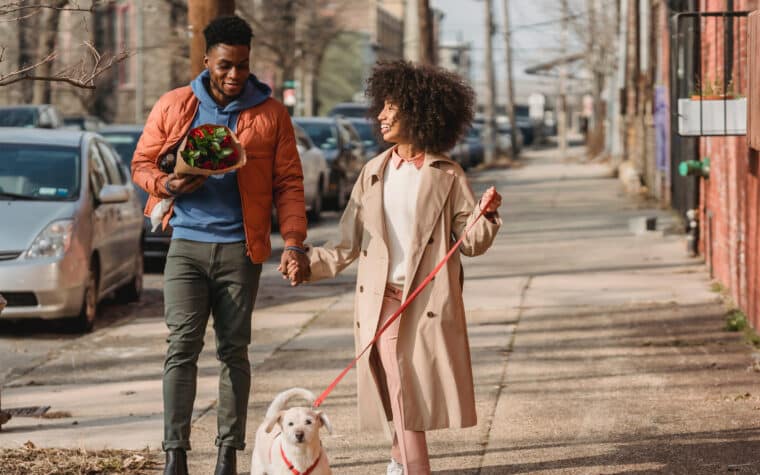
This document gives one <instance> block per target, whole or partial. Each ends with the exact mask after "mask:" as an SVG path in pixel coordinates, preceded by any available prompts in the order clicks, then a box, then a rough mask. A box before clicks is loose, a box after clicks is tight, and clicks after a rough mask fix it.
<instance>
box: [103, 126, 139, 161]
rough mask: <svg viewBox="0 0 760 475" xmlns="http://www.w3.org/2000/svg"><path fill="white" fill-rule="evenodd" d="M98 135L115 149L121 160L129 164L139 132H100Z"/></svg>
mask: <svg viewBox="0 0 760 475" xmlns="http://www.w3.org/2000/svg"><path fill="white" fill-rule="evenodd" d="M100 135H102V136H103V138H105V139H106V142H108V143H110V144H111V146H112V147H113V148H114V149H116V153H118V154H119V156H120V157H121V161H122V162H124V164H125V165H127V166H129V165H130V164H131V163H132V155H134V154H135V149H136V148H137V141H138V140H140V135H142V133H140V132H134V133H132V132H101V133H100Z"/></svg>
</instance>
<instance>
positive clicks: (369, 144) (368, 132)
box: [346, 117, 391, 159]
mask: <svg viewBox="0 0 760 475" xmlns="http://www.w3.org/2000/svg"><path fill="white" fill-rule="evenodd" d="M346 120H348V122H349V123H350V124H351V125H353V126H354V129H356V132H358V133H359V138H360V139H361V141H362V145H363V146H364V153H365V154H366V155H367V158H368V159H372V158H374V157H376V156H377V155H378V154H380V152H382V151H383V150H387V149H389V148H390V147H391V144H389V143H387V142H385V141H384V140H383V139H382V137H379V136H378V132H377V131H375V127H374V125H373V123H372V121H371V120H369V119H360V118H358V117H354V118H349V119H346Z"/></svg>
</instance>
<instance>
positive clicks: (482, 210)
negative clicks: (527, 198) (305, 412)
mask: <svg viewBox="0 0 760 475" xmlns="http://www.w3.org/2000/svg"><path fill="white" fill-rule="evenodd" d="M493 200H494V197H491V199H490V200H488V202H487V203H486V204H485V206H482V207H481V208H480V213H479V214H478V216H477V217H476V218H475V219H474V220H473V221H472V222H471V223H470V225H469V226H467V228H466V229H465V230H464V232H463V233H462V235H461V236H460V237H459V240H458V241H457V242H456V243H454V246H452V248H451V249H449V252H448V253H446V256H444V258H443V259H442V260H441V262H439V263H438V265H437V266H435V269H433V271H432V272H430V274H428V275H427V277H425V280H423V281H422V283H420V285H418V286H417V288H416V289H414V291H413V292H412V293H411V294H409V295H408V296H407V297H406V300H405V301H404V302H403V303H402V304H401V305H400V306H399V308H398V310H396V312H395V313H394V314H393V315H391V317H390V318H389V319H388V321H386V322H385V324H383V326H382V327H380V329H379V330H378V331H377V333H375V336H374V338H372V340H371V341H370V342H369V343H368V344H367V346H365V347H364V349H363V350H362V351H361V352H360V353H359V354H358V355H357V356H356V357H355V358H354V359H353V360H352V361H351V362H350V363H349V364H348V366H346V367H345V368H343V371H341V372H340V374H339V375H338V377H337V378H335V379H334V380H333V381H332V382H331V383H330V385H329V386H327V389H325V390H324V391H323V392H322V394H320V395H319V397H318V398H317V399H316V400H314V404H313V406H314V408H318V407H319V406H321V405H322V403H323V402H324V401H325V399H327V396H329V395H330V393H331V392H333V390H334V389H335V387H336V386H337V385H338V383H340V382H341V380H342V379H343V377H344V376H346V374H347V373H348V372H349V371H350V370H351V368H353V367H354V365H355V364H356V362H357V361H359V359H361V357H362V356H364V353H366V352H367V350H369V349H370V348H372V345H374V344H375V342H377V340H378V338H380V335H382V334H383V332H385V330H387V329H388V327H389V326H391V324H392V323H393V322H394V321H396V319H398V318H399V317H400V316H401V314H402V313H403V312H404V310H406V308H407V307H408V306H409V305H410V304H411V303H412V302H413V301H414V299H415V298H417V296H418V295H419V294H420V292H422V291H423V289H424V288H425V287H427V285H428V284H429V283H430V282H432V280H433V278H434V277H435V276H436V274H438V272H439V271H440V270H441V269H442V268H443V266H444V265H446V263H447V262H448V261H449V259H451V256H453V255H454V252H456V251H457V250H458V249H459V246H461V245H462V242H464V238H466V237H467V234H468V233H469V232H470V230H471V229H472V228H473V226H475V223H477V222H478V220H480V218H481V217H482V216H483V215H484V214H485V212H486V211H485V210H486V209H487V208H488V206H489V205H490V204H491V202H492V201H493Z"/></svg>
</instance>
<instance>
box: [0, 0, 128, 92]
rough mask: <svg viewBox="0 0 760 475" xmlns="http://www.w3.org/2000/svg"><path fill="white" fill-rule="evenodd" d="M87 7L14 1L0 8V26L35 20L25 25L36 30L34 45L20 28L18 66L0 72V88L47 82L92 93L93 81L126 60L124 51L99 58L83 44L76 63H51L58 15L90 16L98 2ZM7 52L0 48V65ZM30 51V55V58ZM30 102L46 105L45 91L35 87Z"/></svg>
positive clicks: (53, 0) (56, 0)
mask: <svg viewBox="0 0 760 475" xmlns="http://www.w3.org/2000/svg"><path fill="white" fill-rule="evenodd" d="M90 3H91V5H90V6H89V7H86V8H84V7H81V6H79V4H78V3H77V2H75V1H69V0H49V1H43V2H33V1H17V2H8V3H5V4H3V5H0V22H3V23H20V22H29V21H30V20H31V19H33V18H35V17H37V18H36V22H35V23H29V24H33V25H35V27H36V44H35V45H30V44H28V43H29V42H30V40H31V39H33V38H34V35H30V34H29V31H28V30H27V29H23V28H21V29H20V32H19V43H20V46H21V47H22V48H20V49H21V50H22V55H21V56H20V58H19V59H20V62H19V64H18V66H17V67H11V68H9V69H8V70H6V71H5V72H0V86H7V85H9V84H13V83H16V82H19V81H39V82H43V83H47V85H46V86H49V83H51V82H62V83H67V84H71V85H73V86H76V87H79V88H85V89H94V88H95V79H96V78H97V77H98V76H100V75H101V74H102V73H103V72H105V71H107V70H108V69H110V68H112V67H113V66H114V65H115V64H117V63H119V62H121V61H123V60H124V59H126V58H127V57H128V56H129V52H128V51H126V50H124V51H120V52H117V53H113V54H108V55H103V54H101V53H100V52H98V50H97V49H96V48H95V47H94V46H93V44H92V43H91V42H89V41H85V42H84V45H83V46H84V47H85V51H86V53H85V54H84V55H83V57H82V58H80V60H79V61H76V62H74V63H73V64H71V65H67V66H62V67H59V68H58V69H55V60H56V58H57V57H58V51H57V45H56V38H57V35H58V21H59V18H60V13H61V12H64V11H76V12H86V13H92V12H94V11H95V9H96V8H97V7H98V5H99V4H100V3H102V2H99V1H92V2H90ZM27 28H28V25H27ZM7 48H8V47H7V46H6V45H0V65H2V63H4V62H5V63H7V58H6V54H5V53H6V51H7ZM30 51H34V53H32V54H30V53H29V52H30ZM33 100H34V101H35V102H43V101H44V102H49V100H50V90H49V87H35V88H34V95H33Z"/></svg>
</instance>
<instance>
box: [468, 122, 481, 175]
mask: <svg viewBox="0 0 760 475" xmlns="http://www.w3.org/2000/svg"><path fill="white" fill-rule="evenodd" d="M464 140H465V142H467V145H468V146H469V149H470V164H471V165H472V166H475V165H478V164H480V163H483V158H484V155H485V150H484V148H483V127H482V126H481V125H477V124H472V126H471V127H470V128H469V130H468V131H467V135H465V137H464Z"/></svg>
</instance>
